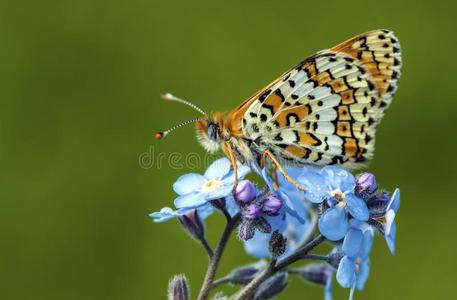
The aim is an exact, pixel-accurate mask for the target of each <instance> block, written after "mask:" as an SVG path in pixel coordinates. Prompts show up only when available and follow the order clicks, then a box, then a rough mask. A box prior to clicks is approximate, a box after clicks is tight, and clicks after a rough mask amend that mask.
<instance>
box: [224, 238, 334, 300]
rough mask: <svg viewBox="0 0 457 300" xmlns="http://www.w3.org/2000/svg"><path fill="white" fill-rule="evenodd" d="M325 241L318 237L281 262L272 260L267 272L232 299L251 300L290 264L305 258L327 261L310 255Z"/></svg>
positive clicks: (321, 257)
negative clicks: (267, 281)
mask: <svg viewBox="0 0 457 300" xmlns="http://www.w3.org/2000/svg"><path fill="white" fill-rule="evenodd" d="M323 241H325V238H324V237H323V236H322V235H318V236H317V237H315V238H314V239H313V240H311V241H310V242H309V243H307V244H306V245H304V246H302V247H300V248H298V249H297V250H295V252H293V253H292V254H291V255H289V256H288V257H286V258H284V259H282V260H280V261H279V262H277V263H276V260H272V261H271V263H270V265H269V266H268V268H267V269H266V270H265V271H263V272H262V273H261V274H260V275H259V276H257V277H256V278H254V279H253V280H252V281H251V282H250V283H249V284H248V285H247V286H246V287H244V288H243V289H242V290H241V291H239V292H238V293H237V294H235V295H234V296H233V297H231V298H230V299H233V300H247V299H251V298H252V296H253V295H254V293H255V292H256V290H257V288H258V287H259V286H260V285H261V284H262V283H263V282H264V281H265V280H267V279H268V278H269V277H270V276H272V275H274V274H275V273H276V272H279V271H281V270H282V269H284V268H286V267H287V266H289V265H290V264H292V263H294V262H296V261H297V260H300V259H305V258H308V259H324V257H325V259H326V258H327V257H326V256H322V255H311V254H308V253H309V252H310V251H312V250H313V249H314V248H316V247H317V246H318V245H319V244H321V243H322V242H323Z"/></svg>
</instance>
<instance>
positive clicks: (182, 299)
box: [168, 275, 189, 300]
mask: <svg viewBox="0 0 457 300" xmlns="http://www.w3.org/2000/svg"><path fill="white" fill-rule="evenodd" d="M188 299H189V288H188V284H187V278H186V277H185V276H184V275H176V276H175V277H173V279H171V280H170V283H169V284H168V300H188Z"/></svg>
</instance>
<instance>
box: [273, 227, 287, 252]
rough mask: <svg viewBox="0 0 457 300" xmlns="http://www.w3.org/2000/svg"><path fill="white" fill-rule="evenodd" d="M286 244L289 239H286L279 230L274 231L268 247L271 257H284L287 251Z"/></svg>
mask: <svg viewBox="0 0 457 300" xmlns="http://www.w3.org/2000/svg"><path fill="white" fill-rule="evenodd" d="M286 242H287V238H285V237H284V236H283V235H282V234H281V233H280V232H279V231H278V230H276V231H274V232H273V233H272V234H271V238H270V243H269V245H268V246H269V247H268V250H269V251H270V255H271V257H273V258H278V257H279V256H281V255H283V254H284V252H285V251H286Z"/></svg>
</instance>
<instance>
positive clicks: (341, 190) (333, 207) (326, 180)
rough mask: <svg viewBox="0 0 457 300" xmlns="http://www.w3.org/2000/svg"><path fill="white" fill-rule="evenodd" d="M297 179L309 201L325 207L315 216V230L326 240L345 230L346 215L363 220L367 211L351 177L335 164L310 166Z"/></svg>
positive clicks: (346, 225) (334, 239)
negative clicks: (322, 211)
mask: <svg viewBox="0 0 457 300" xmlns="http://www.w3.org/2000/svg"><path fill="white" fill-rule="evenodd" d="M297 181H298V183H299V184H300V185H302V186H303V187H304V188H305V189H306V192H305V197H306V198H307V199H308V200H309V201H310V202H312V203H323V202H324V205H325V206H327V207H328V208H327V209H326V210H325V211H324V213H323V214H322V216H321V217H320V219H319V224H318V226H319V230H320V232H321V233H322V235H324V236H325V237H326V238H327V239H329V240H331V241H337V240H340V239H342V238H343V237H344V236H345V234H346V232H347V231H348V229H349V215H348V214H350V215H351V216H352V217H353V218H356V219H358V220H361V221H367V220H368V218H369V211H368V207H367V205H366V203H365V201H364V200H363V199H361V198H359V197H357V196H356V195H355V187H356V180H355V178H354V176H353V175H352V174H351V173H349V172H347V171H345V170H343V169H341V168H338V167H334V166H326V167H323V168H322V169H317V168H310V169H308V170H307V171H306V172H303V173H302V174H301V175H300V176H299V177H298V178H297Z"/></svg>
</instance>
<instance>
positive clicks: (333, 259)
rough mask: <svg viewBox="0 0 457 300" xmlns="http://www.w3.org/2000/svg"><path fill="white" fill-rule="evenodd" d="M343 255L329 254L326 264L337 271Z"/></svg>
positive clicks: (339, 253)
mask: <svg viewBox="0 0 457 300" xmlns="http://www.w3.org/2000/svg"><path fill="white" fill-rule="evenodd" d="M343 257H344V253H343V252H334V253H331V254H330V255H329V256H328V261H327V262H328V264H329V265H331V266H332V267H334V268H335V269H338V266H339V265H340V261H341V260H342V259H343Z"/></svg>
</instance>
